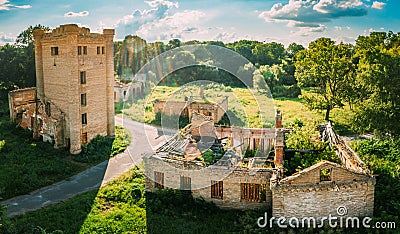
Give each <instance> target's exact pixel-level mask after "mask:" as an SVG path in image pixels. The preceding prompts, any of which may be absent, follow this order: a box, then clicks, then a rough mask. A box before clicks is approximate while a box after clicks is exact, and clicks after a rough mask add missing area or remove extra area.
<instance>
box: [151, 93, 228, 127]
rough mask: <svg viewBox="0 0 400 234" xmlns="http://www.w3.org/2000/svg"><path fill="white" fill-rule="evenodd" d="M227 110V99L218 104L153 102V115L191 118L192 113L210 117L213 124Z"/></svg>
mask: <svg viewBox="0 0 400 234" xmlns="http://www.w3.org/2000/svg"><path fill="white" fill-rule="evenodd" d="M227 110H228V98H227V97H225V98H224V99H223V100H222V101H221V102H220V103H216V104H213V103H206V102H203V101H198V102H197V101H194V102H183V101H182V102H181V101H160V100H157V101H155V102H154V113H159V112H161V113H163V114H165V115H180V116H184V117H189V119H191V118H192V115H193V113H198V114H202V115H205V116H210V117H211V118H212V119H213V120H214V122H218V121H220V120H221V119H222V117H223V116H224V114H225V112H226V111H227Z"/></svg>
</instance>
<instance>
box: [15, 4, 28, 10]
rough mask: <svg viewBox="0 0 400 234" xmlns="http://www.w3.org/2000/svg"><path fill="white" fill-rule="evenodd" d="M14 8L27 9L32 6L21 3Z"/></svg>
mask: <svg viewBox="0 0 400 234" xmlns="http://www.w3.org/2000/svg"><path fill="white" fill-rule="evenodd" d="M15 8H18V9H29V8H32V6H31V5H22V6H15Z"/></svg>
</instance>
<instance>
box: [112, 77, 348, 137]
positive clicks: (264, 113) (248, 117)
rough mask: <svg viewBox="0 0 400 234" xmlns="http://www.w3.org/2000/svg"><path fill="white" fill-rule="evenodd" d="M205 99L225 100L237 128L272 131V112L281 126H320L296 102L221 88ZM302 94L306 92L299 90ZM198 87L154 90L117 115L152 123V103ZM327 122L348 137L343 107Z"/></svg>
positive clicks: (317, 116)
mask: <svg viewBox="0 0 400 234" xmlns="http://www.w3.org/2000/svg"><path fill="white" fill-rule="evenodd" d="M204 89H205V90H204V95H205V98H206V99H207V100H209V101H212V102H218V101H219V100H221V99H222V98H223V97H225V96H228V97H229V106H228V109H229V111H230V114H233V115H234V117H235V118H237V119H239V120H240V121H237V122H241V123H242V124H241V126H246V127H272V126H274V121H275V120H274V117H275V111H276V109H280V110H281V111H282V112H283V124H284V125H285V126H292V125H293V124H295V123H297V124H298V123H301V124H302V125H307V123H314V122H317V123H319V124H320V123H323V122H324V113H322V112H317V111H311V110H308V109H307V108H306V106H305V105H304V103H303V100H302V99H300V98H276V99H272V98H270V96H268V95H267V94H266V93H263V92H256V91H254V92H253V93H252V92H251V91H250V90H248V89H245V88H231V87H225V86H222V85H209V86H205V88H204ZM302 92H307V91H306V90H303V91H302ZM198 93H199V86H187V87H169V86H157V87H155V88H154V89H153V90H152V92H151V93H150V95H149V96H148V97H146V98H144V99H136V100H134V102H133V103H125V104H124V105H123V107H124V108H122V106H121V108H120V110H119V113H123V114H124V115H126V116H127V117H129V118H131V119H133V120H136V121H139V122H146V123H152V122H153V121H154V119H155V113H154V110H153V103H152V100H156V99H158V100H174V101H177V100H178V101H184V97H185V96H191V95H197V94H198ZM331 119H332V122H333V123H334V126H335V129H337V130H339V131H340V133H343V134H351V133H352V131H351V130H350V124H349V121H350V120H351V111H349V107H348V106H346V107H345V108H343V109H334V110H332V111H331Z"/></svg>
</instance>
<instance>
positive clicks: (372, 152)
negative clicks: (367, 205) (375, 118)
mask: <svg viewBox="0 0 400 234" xmlns="http://www.w3.org/2000/svg"><path fill="white" fill-rule="evenodd" d="M353 146H354V148H355V150H356V152H357V153H358V154H359V155H360V157H361V159H362V160H363V161H364V162H365V163H366V164H367V166H368V168H370V170H372V172H373V173H374V174H375V175H377V177H376V185H375V205H374V216H375V218H376V220H377V221H393V222H396V224H397V225H398V224H399V223H400V217H399V214H400V202H399V201H400V140H399V139H394V138H383V139H372V140H362V141H357V142H355V143H353Z"/></svg>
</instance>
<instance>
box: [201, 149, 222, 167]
mask: <svg viewBox="0 0 400 234" xmlns="http://www.w3.org/2000/svg"><path fill="white" fill-rule="evenodd" d="M222 156H223V152H221V153H215V152H214V151H212V150H210V149H208V150H206V151H205V152H203V153H202V154H201V156H200V157H199V158H200V160H202V161H204V162H205V163H207V164H208V165H212V164H214V163H215V162H216V161H217V160H219V159H220V158H222Z"/></svg>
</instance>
